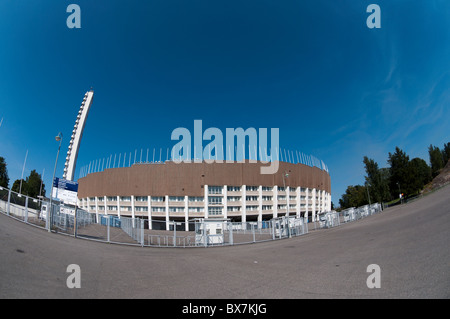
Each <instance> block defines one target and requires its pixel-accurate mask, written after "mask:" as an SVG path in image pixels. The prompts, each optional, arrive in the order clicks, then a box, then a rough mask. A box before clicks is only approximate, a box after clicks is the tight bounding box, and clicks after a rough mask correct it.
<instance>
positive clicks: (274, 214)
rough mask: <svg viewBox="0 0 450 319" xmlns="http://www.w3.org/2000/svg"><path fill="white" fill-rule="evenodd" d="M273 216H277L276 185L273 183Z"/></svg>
mask: <svg viewBox="0 0 450 319" xmlns="http://www.w3.org/2000/svg"><path fill="white" fill-rule="evenodd" d="M272 214H273V218H277V217H278V186H277V185H275V186H274V187H273V210H272Z"/></svg>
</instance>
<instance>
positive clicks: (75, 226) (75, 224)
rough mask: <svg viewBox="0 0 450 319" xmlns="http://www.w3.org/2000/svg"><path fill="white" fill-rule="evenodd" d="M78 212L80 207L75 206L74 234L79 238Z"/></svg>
mask: <svg viewBox="0 0 450 319" xmlns="http://www.w3.org/2000/svg"><path fill="white" fill-rule="evenodd" d="M77 212H78V208H77V206H75V216H74V218H73V236H74V237H75V238H77V226H78V225H77Z"/></svg>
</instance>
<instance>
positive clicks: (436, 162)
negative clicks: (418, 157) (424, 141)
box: [428, 145, 444, 177]
mask: <svg viewBox="0 0 450 319" xmlns="http://www.w3.org/2000/svg"><path fill="white" fill-rule="evenodd" d="M428 154H429V155H430V164H431V175H432V176H433V177H436V176H437V175H439V171H440V170H441V169H442V168H443V167H444V161H443V158H442V153H441V150H440V149H439V147H437V146H433V145H430V147H428Z"/></svg>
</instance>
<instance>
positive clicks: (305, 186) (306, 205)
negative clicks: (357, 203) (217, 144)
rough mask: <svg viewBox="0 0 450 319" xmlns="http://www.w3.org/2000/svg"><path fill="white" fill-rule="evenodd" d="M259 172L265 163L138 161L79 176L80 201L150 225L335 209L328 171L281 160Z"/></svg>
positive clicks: (92, 209) (260, 218)
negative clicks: (270, 171)
mask: <svg viewBox="0 0 450 319" xmlns="http://www.w3.org/2000/svg"><path fill="white" fill-rule="evenodd" d="M278 164H279V169H278V173H276V174H260V168H261V165H263V164H262V163H261V162H253V163H251V162H233V163H227V162H223V163H218V162H213V163H206V162H201V163H196V162H181V163H175V162H172V161H165V162H161V163H145V164H142V163H136V164H134V165H132V166H130V167H117V168H109V169H105V170H103V171H101V172H94V173H90V174H86V175H85V176H84V177H81V178H79V179H78V183H79V187H78V198H79V206H80V207H81V208H83V209H85V210H87V211H89V212H93V213H97V214H101V215H104V214H107V215H113V216H118V217H120V216H126V217H133V218H143V219H145V220H147V221H148V223H146V225H147V226H146V227H148V228H149V229H167V230H169V224H170V223H171V222H184V223H185V224H184V225H185V228H186V229H185V230H189V229H188V228H189V226H188V222H189V221H191V220H193V219H198V218H211V219H212V218H220V219H229V220H231V221H233V222H249V221H260V222H261V221H265V220H270V219H272V218H277V217H282V216H286V215H289V216H297V217H308V219H309V220H315V218H316V216H317V215H318V214H319V213H321V212H325V211H330V210H331V191H330V188H331V187H330V175H329V173H328V171H327V170H325V169H321V168H318V167H314V166H313V167H311V166H308V165H304V164H301V163H297V164H293V163H288V162H279V163H278Z"/></svg>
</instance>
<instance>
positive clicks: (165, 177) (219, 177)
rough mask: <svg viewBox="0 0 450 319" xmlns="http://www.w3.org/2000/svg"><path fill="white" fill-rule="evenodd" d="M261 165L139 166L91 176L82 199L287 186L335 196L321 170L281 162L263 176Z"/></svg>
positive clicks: (81, 183) (84, 182)
mask: <svg viewBox="0 0 450 319" xmlns="http://www.w3.org/2000/svg"><path fill="white" fill-rule="evenodd" d="M268 165H269V164H262V163H260V162H258V163H237V162H234V163H226V162H224V163H205V162H202V163H183V162H182V163H179V164H176V163H174V162H166V163H164V164H135V165H133V166H132V167H123V168H112V169H107V170H105V171H103V172H98V173H91V174H89V175H87V176H86V177H83V178H80V179H79V180H78V183H79V186H78V198H80V199H81V198H86V197H95V196H97V197H98V196H117V195H120V196H131V195H135V196H148V195H151V196H165V195H171V196H185V195H187V196H204V188H203V185H209V186H214V185H218V186H222V185H228V186H241V185H249V186H259V185H262V186H275V185H277V186H283V173H284V172H285V171H286V172H288V173H289V177H288V178H286V179H285V182H286V186H292V187H298V186H300V187H308V188H316V189H319V190H325V191H326V192H327V193H329V194H331V185H330V175H329V174H328V173H327V172H326V171H323V170H321V169H319V168H317V167H310V166H307V165H303V164H291V163H285V162H279V169H278V172H277V173H276V174H270V175H262V174H261V173H260V167H261V166H268Z"/></svg>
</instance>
